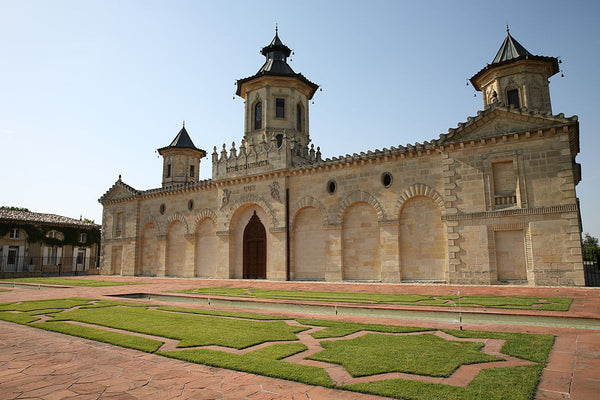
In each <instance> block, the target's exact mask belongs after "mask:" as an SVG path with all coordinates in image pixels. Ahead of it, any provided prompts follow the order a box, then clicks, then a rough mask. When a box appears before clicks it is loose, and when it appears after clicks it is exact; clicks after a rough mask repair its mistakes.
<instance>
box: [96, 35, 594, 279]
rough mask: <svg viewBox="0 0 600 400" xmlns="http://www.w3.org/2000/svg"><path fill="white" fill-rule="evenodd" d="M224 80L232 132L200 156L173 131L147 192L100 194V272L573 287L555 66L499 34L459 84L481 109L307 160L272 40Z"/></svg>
mask: <svg viewBox="0 0 600 400" xmlns="http://www.w3.org/2000/svg"><path fill="white" fill-rule="evenodd" d="M261 52H262V54H263V55H264V56H265V58H266V61H265V63H264V65H263V66H262V67H261V68H260V69H259V70H258V72H257V73H256V74H254V75H252V76H250V77H247V78H244V79H240V80H238V81H237V91H236V94H237V95H238V96H240V97H241V98H243V99H244V103H245V111H244V136H243V139H242V140H241V143H240V144H239V145H237V146H236V144H235V143H233V144H232V145H231V147H230V148H229V149H228V148H227V147H228V146H226V145H223V147H222V148H221V149H217V147H215V148H214V150H213V152H212V154H211V156H210V157H211V160H212V177H213V178H212V179H209V180H205V181H200V180H199V178H198V176H199V170H200V161H201V159H202V158H204V157H205V156H206V152H205V151H204V150H201V149H199V148H197V147H196V146H195V145H194V143H193V142H192V140H191V138H190V136H189V134H188V132H187V131H186V129H185V126H184V127H183V128H182V129H181V131H180V132H179V133H178V134H177V136H176V137H175V139H174V140H173V141H172V142H171V144H169V145H168V146H166V147H163V148H161V149H159V153H160V155H161V156H162V158H163V163H164V168H163V173H162V187H160V188H156V189H150V190H137V189H134V188H133V187H131V186H129V185H127V184H126V183H124V182H123V181H122V180H121V178H120V177H119V180H118V181H117V182H116V183H115V184H114V185H113V186H112V187H111V188H110V189H109V190H108V192H106V194H104V195H103V196H102V197H101V198H100V200H99V201H100V202H101V203H102V205H103V207H104V211H103V220H102V236H103V240H102V251H101V273H103V274H122V275H142V276H181V277H215V278H237V279H261V278H266V279H272V280H321V281H353V280H359V281H375V282H379V281H381V282H415V281H427V282H440V283H441V282H445V283H453V284H498V283H522V284H529V285H583V283H584V282H583V265H582V256H581V242H580V238H581V222H580V213H579V207H578V200H577V197H576V193H575V186H576V185H577V183H578V182H579V181H580V176H581V174H580V165H579V164H578V163H577V162H576V161H575V158H576V156H577V154H578V153H579V124H578V121H577V117H576V116H573V117H565V116H564V115H563V114H557V115H553V114H552V110H551V105H550V91H549V81H548V79H549V78H550V77H551V76H553V75H554V74H556V73H557V72H558V71H559V68H558V59H557V58H555V57H546V56H537V55H533V54H531V53H529V52H528V51H527V50H526V49H525V48H524V47H523V46H521V45H520V44H519V43H518V42H517V41H516V40H515V39H514V38H513V37H512V36H511V35H510V34H509V33H508V31H507V36H506V39H505V40H504V43H503V44H502V46H501V48H500V50H499V51H498V53H497V55H496V57H495V58H494V60H493V61H492V62H491V63H490V64H488V65H487V66H485V67H484V68H483V69H482V70H481V71H479V72H477V73H476V74H475V75H474V76H473V77H472V78H471V80H470V81H471V83H472V85H473V86H474V88H475V89H476V90H478V91H481V92H482V94H483V103H484V104H483V106H484V109H483V110H482V111H479V112H478V113H477V115H476V116H474V117H469V118H468V119H467V121H466V122H464V123H459V124H458V128H456V129H449V130H448V133H447V134H442V135H440V136H439V138H437V139H433V140H430V141H425V142H424V143H415V144H414V145H406V146H398V147H390V148H388V149H383V150H374V151H366V152H361V153H355V154H353V155H346V156H341V157H337V158H327V159H323V157H322V155H321V151H320V149H319V148H318V147H317V148H315V147H314V145H313V144H311V137H310V134H309V101H310V100H311V98H312V97H313V95H314V94H315V91H316V90H317V89H318V86H317V85H316V84H314V83H313V82H311V81H310V80H308V79H307V78H306V77H304V76H303V75H302V74H299V73H296V72H294V71H293V70H292V68H291V67H290V66H289V65H288V64H287V57H288V56H289V55H290V49H289V48H288V47H287V46H286V45H284V44H283V43H282V42H281V40H280V39H279V37H278V34H277V33H276V34H275V37H274V39H273V40H272V41H271V43H270V44H269V45H268V46H266V47H264V48H263V49H262V50H261Z"/></svg>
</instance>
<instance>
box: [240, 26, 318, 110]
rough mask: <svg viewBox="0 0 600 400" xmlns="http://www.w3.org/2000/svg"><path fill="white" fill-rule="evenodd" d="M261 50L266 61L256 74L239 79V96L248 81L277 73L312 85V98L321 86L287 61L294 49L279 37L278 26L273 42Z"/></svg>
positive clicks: (276, 74)
mask: <svg viewBox="0 0 600 400" xmlns="http://www.w3.org/2000/svg"><path fill="white" fill-rule="evenodd" d="M260 52H261V54H262V55H263V56H265V58H266V60H265V63H264V64H263V65H262V67H260V69H259V70H258V72H257V73H256V74H254V75H252V76H250V77H247V78H243V79H238V81H237V90H236V94H237V95H238V96H242V91H241V88H242V86H243V85H244V84H245V83H246V82H249V81H252V80H254V79H257V78H259V77H261V76H264V75H275V76H289V77H292V78H296V79H298V80H300V81H302V82H303V83H305V84H306V85H308V86H309V87H310V90H311V94H310V96H309V98H312V96H313V95H314V93H315V92H316V91H317V88H318V87H319V86H318V85H316V84H315V83H313V82H311V81H309V80H308V79H306V78H305V77H304V75H302V74H298V73H296V72H294V70H293V69H292V67H290V66H289V64H288V63H287V58H288V57H289V56H290V54H291V53H292V50H290V48H289V47H287V46H286V45H285V44H283V42H282V41H281V39H280V38H279V32H278V30H277V28H275V36H274V37H273V40H271V43H269V44H268V45H267V46H265V47H263V48H262V49H261V50H260Z"/></svg>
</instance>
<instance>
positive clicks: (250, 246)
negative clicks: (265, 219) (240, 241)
mask: <svg viewBox="0 0 600 400" xmlns="http://www.w3.org/2000/svg"><path fill="white" fill-rule="evenodd" d="M266 277H267V232H266V230H265V226H264V225H263V224H262V222H260V218H258V215H256V211H255V212H254V214H253V215H252V217H251V218H250V221H249V222H248V225H246V228H245V229H244V279H266Z"/></svg>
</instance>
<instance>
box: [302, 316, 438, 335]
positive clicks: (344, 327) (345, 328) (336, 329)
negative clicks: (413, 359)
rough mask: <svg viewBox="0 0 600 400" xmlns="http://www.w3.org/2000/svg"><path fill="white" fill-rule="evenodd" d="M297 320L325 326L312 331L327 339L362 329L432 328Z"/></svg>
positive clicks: (390, 331) (418, 330)
mask: <svg viewBox="0 0 600 400" xmlns="http://www.w3.org/2000/svg"><path fill="white" fill-rule="evenodd" d="M296 321H297V322H298V323H300V324H302V325H312V326H324V327H326V328H327V329H323V330H320V331H316V332H313V333H312V337H314V338H315V339H326V338H335V337H343V336H346V335H350V334H352V333H355V332H360V331H371V332H384V333H407V332H423V331H430V330H431V329H430V328H417V327H413V326H402V325H383V324H363V323H359V322H344V321H329V320H324V319H307V318H297V319H296Z"/></svg>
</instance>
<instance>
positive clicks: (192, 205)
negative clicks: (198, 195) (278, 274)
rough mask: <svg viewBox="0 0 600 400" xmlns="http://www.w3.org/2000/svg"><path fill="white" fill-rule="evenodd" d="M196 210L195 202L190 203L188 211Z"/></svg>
mask: <svg viewBox="0 0 600 400" xmlns="http://www.w3.org/2000/svg"><path fill="white" fill-rule="evenodd" d="M193 209H194V200H190V201H188V210H190V211H192V210H193Z"/></svg>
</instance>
